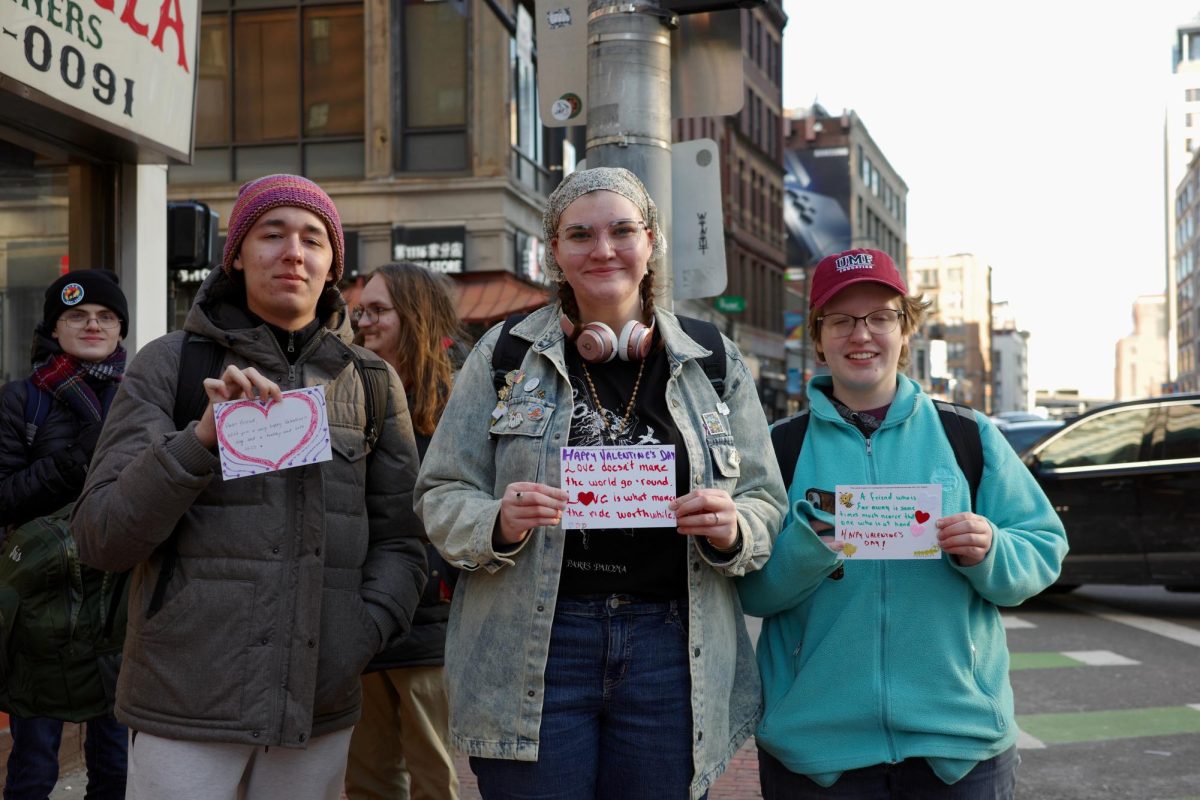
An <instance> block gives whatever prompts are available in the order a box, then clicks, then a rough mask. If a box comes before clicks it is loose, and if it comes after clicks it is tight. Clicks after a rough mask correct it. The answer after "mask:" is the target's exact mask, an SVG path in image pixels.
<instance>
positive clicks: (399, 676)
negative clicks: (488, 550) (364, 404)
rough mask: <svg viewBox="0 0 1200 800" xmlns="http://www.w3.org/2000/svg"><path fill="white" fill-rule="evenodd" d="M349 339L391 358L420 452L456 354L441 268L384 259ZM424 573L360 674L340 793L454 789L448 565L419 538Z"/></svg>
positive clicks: (360, 795) (393, 794)
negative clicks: (410, 609)
mask: <svg viewBox="0 0 1200 800" xmlns="http://www.w3.org/2000/svg"><path fill="white" fill-rule="evenodd" d="M353 319H354V320H355V323H356V324H357V326H358V333H357V335H356V337H355V343H356V344H361V345H362V346H364V347H366V348H367V349H369V350H371V351H372V352H374V353H375V354H376V355H378V356H379V357H380V358H382V359H383V360H384V361H387V362H388V363H389V364H391V365H392V368H393V369H395V370H396V373H397V374H398V375H399V376H400V381H401V383H403V384H404V388H405V391H406V392H407V395H408V405H409V413H410V415H411V416H412V421H413V433H414V435H415V437H416V440H417V450H418V451H419V452H420V454H421V458H424V457H425V450H426V448H427V447H428V446H429V440H430V438H431V437H432V436H433V430H434V428H435V427H436V426H437V422H438V419H439V418H440V417H441V416H442V411H443V409H445V407H446V400H447V399H448V398H449V396H450V385H451V381H452V380H453V375H454V372H455V370H457V369H458V367H459V366H460V365H461V364H462V361H463V357H464V356H465V354H466V346H465V344H464V338H465V334H464V333H463V331H462V328H461V326H460V324H459V320H458V312H457V311H456V309H455V307H454V298H453V288H452V286H451V285H450V282H449V280H448V279H446V278H445V277H443V276H441V275H438V274H436V273H433V272H430V271H429V270H427V269H425V268H424V267H420V266H417V265H416V264H407V263H404V264H385V265H384V266H382V267H380V268H379V269H377V270H375V271H374V272H373V273H372V274H371V276H370V279H369V280H368V281H367V283H366V285H365V286H364V287H363V292H362V294H361V295H360V297H359V305H358V307H357V308H356V309H355V310H354V313H353ZM425 550H426V555H427V557H428V560H429V570H428V581H427V582H426V584H425V593H424V595H423V596H422V597H421V604H420V605H419V606H418V607H417V613H416V615H415V616H414V617H413V627H412V632H411V633H409V635H408V637H407V638H406V639H404V641H403V642H401V643H400V644H398V645H397V646H396V647H393V648H392V649H390V650H388V651H386V652H384V653H381V654H379V655H378V656H376V657H375V659H374V660H373V661H372V662H371V663H370V665H368V667H367V673H366V674H364V675H363V679H362V684H363V715H362V719H361V720H360V721H359V723H358V725H357V726H356V727H355V729H354V734H353V736H352V738H351V740H350V763H349V767H348V769H347V772H346V794H347V796H348V797H349V798H350V800H403V799H404V798H411V800H435V799H437V800H440V799H441V798H448V799H449V800H453V799H454V798H456V797H458V775H457V773H456V772H455V769H454V761H453V758H452V756H451V753H450V746H449V741H450V732H449V721H448V716H447V715H448V712H447V705H446V689H445V686H444V685H443V683H442V663H443V657H444V652H445V648H446V621H447V619H449V616H450V596H451V592H452V591H453V588H454V579H455V576H456V575H457V570H455V569H454V568H453V567H451V566H449V565H448V564H447V563H446V562H445V561H444V560H443V559H442V557H441V556H440V555H439V554H438V552H437V550H436V549H434V548H433V547H432V546H431V545H430V544H429V542H428V540H426V543H425Z"/></svg>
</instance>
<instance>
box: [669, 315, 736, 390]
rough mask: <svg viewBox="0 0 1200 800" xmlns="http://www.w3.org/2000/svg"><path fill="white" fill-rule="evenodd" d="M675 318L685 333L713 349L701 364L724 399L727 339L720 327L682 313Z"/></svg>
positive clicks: (702, 345) (703, 345)
mask: <svg viewBox="0 0 1200 800" xmlns="http://www.w3.org/2000/svg"><path fill="white" fill-rule="evenodd" d="M675 318H676V319H678V320H679V326H680V327H681V328H683V332H684V333H686V334H687V335H688V336H690V337H691V338H692V339H694V340H695V341H696V343H697V344H699V345H700V346H701V347H705V348H707V349H708V350H710V351H711V352H710V353H709V354H708V355H706V356H705V357H704V358H702V359H700V366H701V367H702V368H703V369H704V374H705V375H706V376H707V377H708V382H709V383H711V384H712V387H713V390H714V391H715V392H716V393H717V397H720V398H722V399H724V397H725V340H724V339H723V338H722V337H721V331H720V329H719V328H717V326H716V325H713V324H712V323H711V322H708V321H707V320H702V319H694V318H693V317H685V316H683V315H682V314H677V315H675Z"/></svg>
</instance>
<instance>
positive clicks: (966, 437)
mask: <svg viewBox="0 0 1200 800" xmlns="http://www.w3.org/2000/svg"><path fill="white" fill-rule="evenodd" d="M933 404H934V406H935V407H937V411H938V417H939V418H940V419H941V421H942V427H943V428H945V429H946V438H947V439H949V440H950V447H951V449H953V450H954V459H955V460H956V461H957V462H958V468H959V469H961V470H962V473H963V475H965V476H966V478H967V485H968V486H969V487H971V510H972V511H974V510H975V499H976V496H977V495H978V494H979V484H980V482H981V481H982V480H983V439H982V438H981V437H980V435H979V422H978V421H977V420H976V419H975V412H974V411H973V410H971V409H970V408H969V407H967V406H963V405H959V404H958V403H948V402H946V401H945V400H934V401H933Z"/></svg>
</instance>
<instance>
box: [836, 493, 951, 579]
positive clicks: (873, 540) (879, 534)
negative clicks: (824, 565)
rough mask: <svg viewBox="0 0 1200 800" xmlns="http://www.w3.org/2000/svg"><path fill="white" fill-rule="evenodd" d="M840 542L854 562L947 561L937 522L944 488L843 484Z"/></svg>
mask: <svg viewBox="0 0 1200 800" xmlns="http://www.w3.org/2000/svg"><path fill="white" fill-rule="evenodd" d="M834 509H835V510H834V515H833V517H834V538H835V539H837V540H840V541H842V542H845V545H844V548H843V550H842V553H841V556H842V558H844V559H848V560H854V561H858V560H862V559H900V558H907V559H913V558H917V559H921V558H941V557H942V549H941V548H940V547H938V538H937V525H936V524H935V523H936V522H937V520H939V519H941V517H942V485H941V484H940V483H920V484H910V485H896V484H875V485H852V486H847V485H840V486H837V487H836V488H835V496H834Z"/></svg>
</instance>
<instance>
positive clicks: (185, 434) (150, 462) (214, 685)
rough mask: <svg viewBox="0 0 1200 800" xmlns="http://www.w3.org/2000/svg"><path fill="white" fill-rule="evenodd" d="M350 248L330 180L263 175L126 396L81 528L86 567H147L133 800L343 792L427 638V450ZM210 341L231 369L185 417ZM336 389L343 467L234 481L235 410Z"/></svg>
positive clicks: (332, 422)
mask: <svg viewBox="0 0 1200 800" xmlns="http://www.w3.org/2000/svg"><path fill="white" fill-rule="evenodd" d="M344 249H345V245H344V240H343V235H342V225H341V220H340V218H339V216H338V212H337V209H336V208H335V206H334V204H333V201H332V200H331V199H330V198H329V196H328V195H327V194H326V193H325V192H324V191H323V190H322V189H321V188H320V187H319V186H317V185H316V184H315V183H313V182H312V181H309V180H307V179H305V178H302V177H299V176H295V175H270V176H267V177H264V178H260V179H258V180H254V181H250V182H249V183H247V184H245V185H244V186H243V187H242V188H241V190H240V191H239V193H238V198H237V201H236V202H235V203H234V206H233V210H232V212H231V214H230V216H229V233H228V238H227V239H226V243H225V252H224V258H223V261H222V268H221V269H218V270H214V271H213V272H212V273H211V274H210V275H209V276H208V278H207V279H206V280H205V281H204V284H203V285H202V286H201V288H200V292H199V294H198V295H197V297H196V301H195V304H194V305H193V306H192V309H191V311H190V313H189V314H188V318H187V321H186V322H185V324H184V330H182V331H176V332H173V333H169V334H167V335H166V336H163V337H161V338H159V339H156V340H155V341H153V342H150V343H149V344H148V345H146V346H145V347H144V348H142V350H141V351H139V353H138V355H137V357H136V358H135V359H134V360H133V362H132V363H131V364H130V366H129V370H128V373H127V374H126V379H125V381H124V383H123V384H122V387H121V391H120V392H119V393H118V394H117V398H116V400H115V401H114V403H113V408H112V414H111V415H110V418H109V425H108V426H107V427H106V428H105V431H104V435H103V437H102V438H101V441H100V444H99V446H98V448H97V450H96V457H95V459H94V461H93V464H92V467H91V470H90V471H89V473H88V480H87V483H86V485H85V486H84V490H83V496H82V497H81V498H80V500H79V503H78V505H77V506H76V508H75V514H74V517H73V528H74V530H75V532H76V535H77V538H78V540H79V549H80V553H81V555H82V556H83V558H84V560H85V561H88V562H89V563H91V564H93V565H96V566H98V567H101V568H104V569H113V570H117V569H129V568H132V569H133V576H132V582H131V586H130V595H129V598H130V599H129V609H130V610H129V629H128V635H127V638H126V641H125V668H124V669H123V670H122V672H121V679H120V682H119V684H118V687H117V704H116V712H117V717H118V718H119V719H120V720H122V721H123V722H125V723H126V724H127V725H128V726H129V727H130V729H131V737H130V748H129V794H128V797H129V798H130V800H166V799H167V798H170V799H171V800H174V798H187V800H231V798H234V797H245V798H248V799H249V800H264V798H265V799H267V800H274V799H275V798H279V799H280V800H284V799H285V798H286V799H287V800H306V799H309V798H311V800H337V798H338V797H339V796H340V795H341V792H342V786H343V781H344V778H345V770H346V753H347V750H348V748H349V745H350V733H351V728H352V726H353V725H354V723H355V722H356V721H357V720H358V716H359V712H360V709H361V696H362V695H361V687H360V683H359V676H360V674H361V673H362V670H363V668H364V667H365V666H366V665H367V662H368V661H370V659H371V657H372V656H374V655H375V654H376V653H377V652H379V651H380V650H381V649H383V648H384V647H385V646H390V645H391V644H394V643H395V642H396V641H398V640H399V639H400V638H401V637H402V636H404V635H405V634H406V633H407V632H408V630H409V623H410V620H411V618H412V614H413V611H414V610H415V609H416V607H417V601H418V598H419V597H420V593H421V589H422V587H423V585H424V582H425V557H424V552H423V548H422V546H421V522H420V520H419V519H418V518H417V517H416V515H415V514H414V513H413V510H412V495H411V492H412V487H413V482H414V480H415V477H416V469H417V448H416V443H415V442H414V440H413V434H412V425H411V422H410V420H409V414H408V404H407V402H406V401H405V397H404V390H403V388H402V386H401V384H400V381H399V379H398V378H397V377H396V376H395V373H394V372H393V371H392V370H391V369H389V368H388V367H387V366H386V364H384V363H383V362H382V361H381V360H380V359H379V358H378V356H376V355H374V354H373V353H371V352H370V351H369V350H365V349H363V348H359V347H356V346H354V345H352V344H350V339H351V330H350V319H349V315H348V314H347V313H346V308H345V301H344V300H343V299H342V296H341V293H340V292H339V291H338V289H337V281H338V279H339V278H340V277H341V275H342V270H343V267H344V255H343V253H344ZM190 337H192V338H190ZM194 337H201V339H200V341H199V342H197V343H198V344H203V343H204V342H205V341H207V342H209V343H210V345H209V347H216V348H217V355H218V356H219V366H218V371H219V373H220V377H219V378H208V379H205V380H204V381H203V392H204V393H205V395H206V398H205V401H204V402H201V404H200V405H201V407H202V408H204V411H203V415H202V416H201V417H200V419H199V420H198V421H196V422H189V423H187V424H186V425H182V427H180V426H179V425H178V424H177V423H176V421H175V415H174V409H175V405H176V400H177V398H176V387H177V385H178V383H179V379H180V375H179V365H180V361H181V358H182V356H181V352H182V351H183V350H184V345H185V341H186V342H188V343H189V344H190V343H192V342H196V339H195V338H194ZM210 352H211V351H210ZM381 373H382V382H381V383H377V379H376V377H373V376H379V375H380V374H381ZM317 386H320V387H323V392H324V403H325V407H326V414H327V419H328V423H329V428H328V436H329V446H330V450H331V456H332V458H331V460H326V461H318V462H316V463H311V464H306V465H301V466H293V467H291V468H289V469H276V470H274V471H268V472H263V473H259V474H255V475H250V476H245V477H237V476H235V475H224V474H223V473H222V467H221V460H220V459H219V458H218V454H217V428H216V425H215V423H214V418H213V405H214V404H215V403H218V402H221V401H227V400H238V399H246V398H249V399H258V400H262V401H268V400H269V401H274V402H280V401H282V392H283V391H284V390H293V389H298V388H303V387H317ZM381 395H382V396H383V397H382V398H381V397H380V396H381ZM182 399H183V400H184V401H185V402H188V401H191V400H192V399H193V398H190V397H187V398H182ZM376 434H377V436H376Z"/></svg>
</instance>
